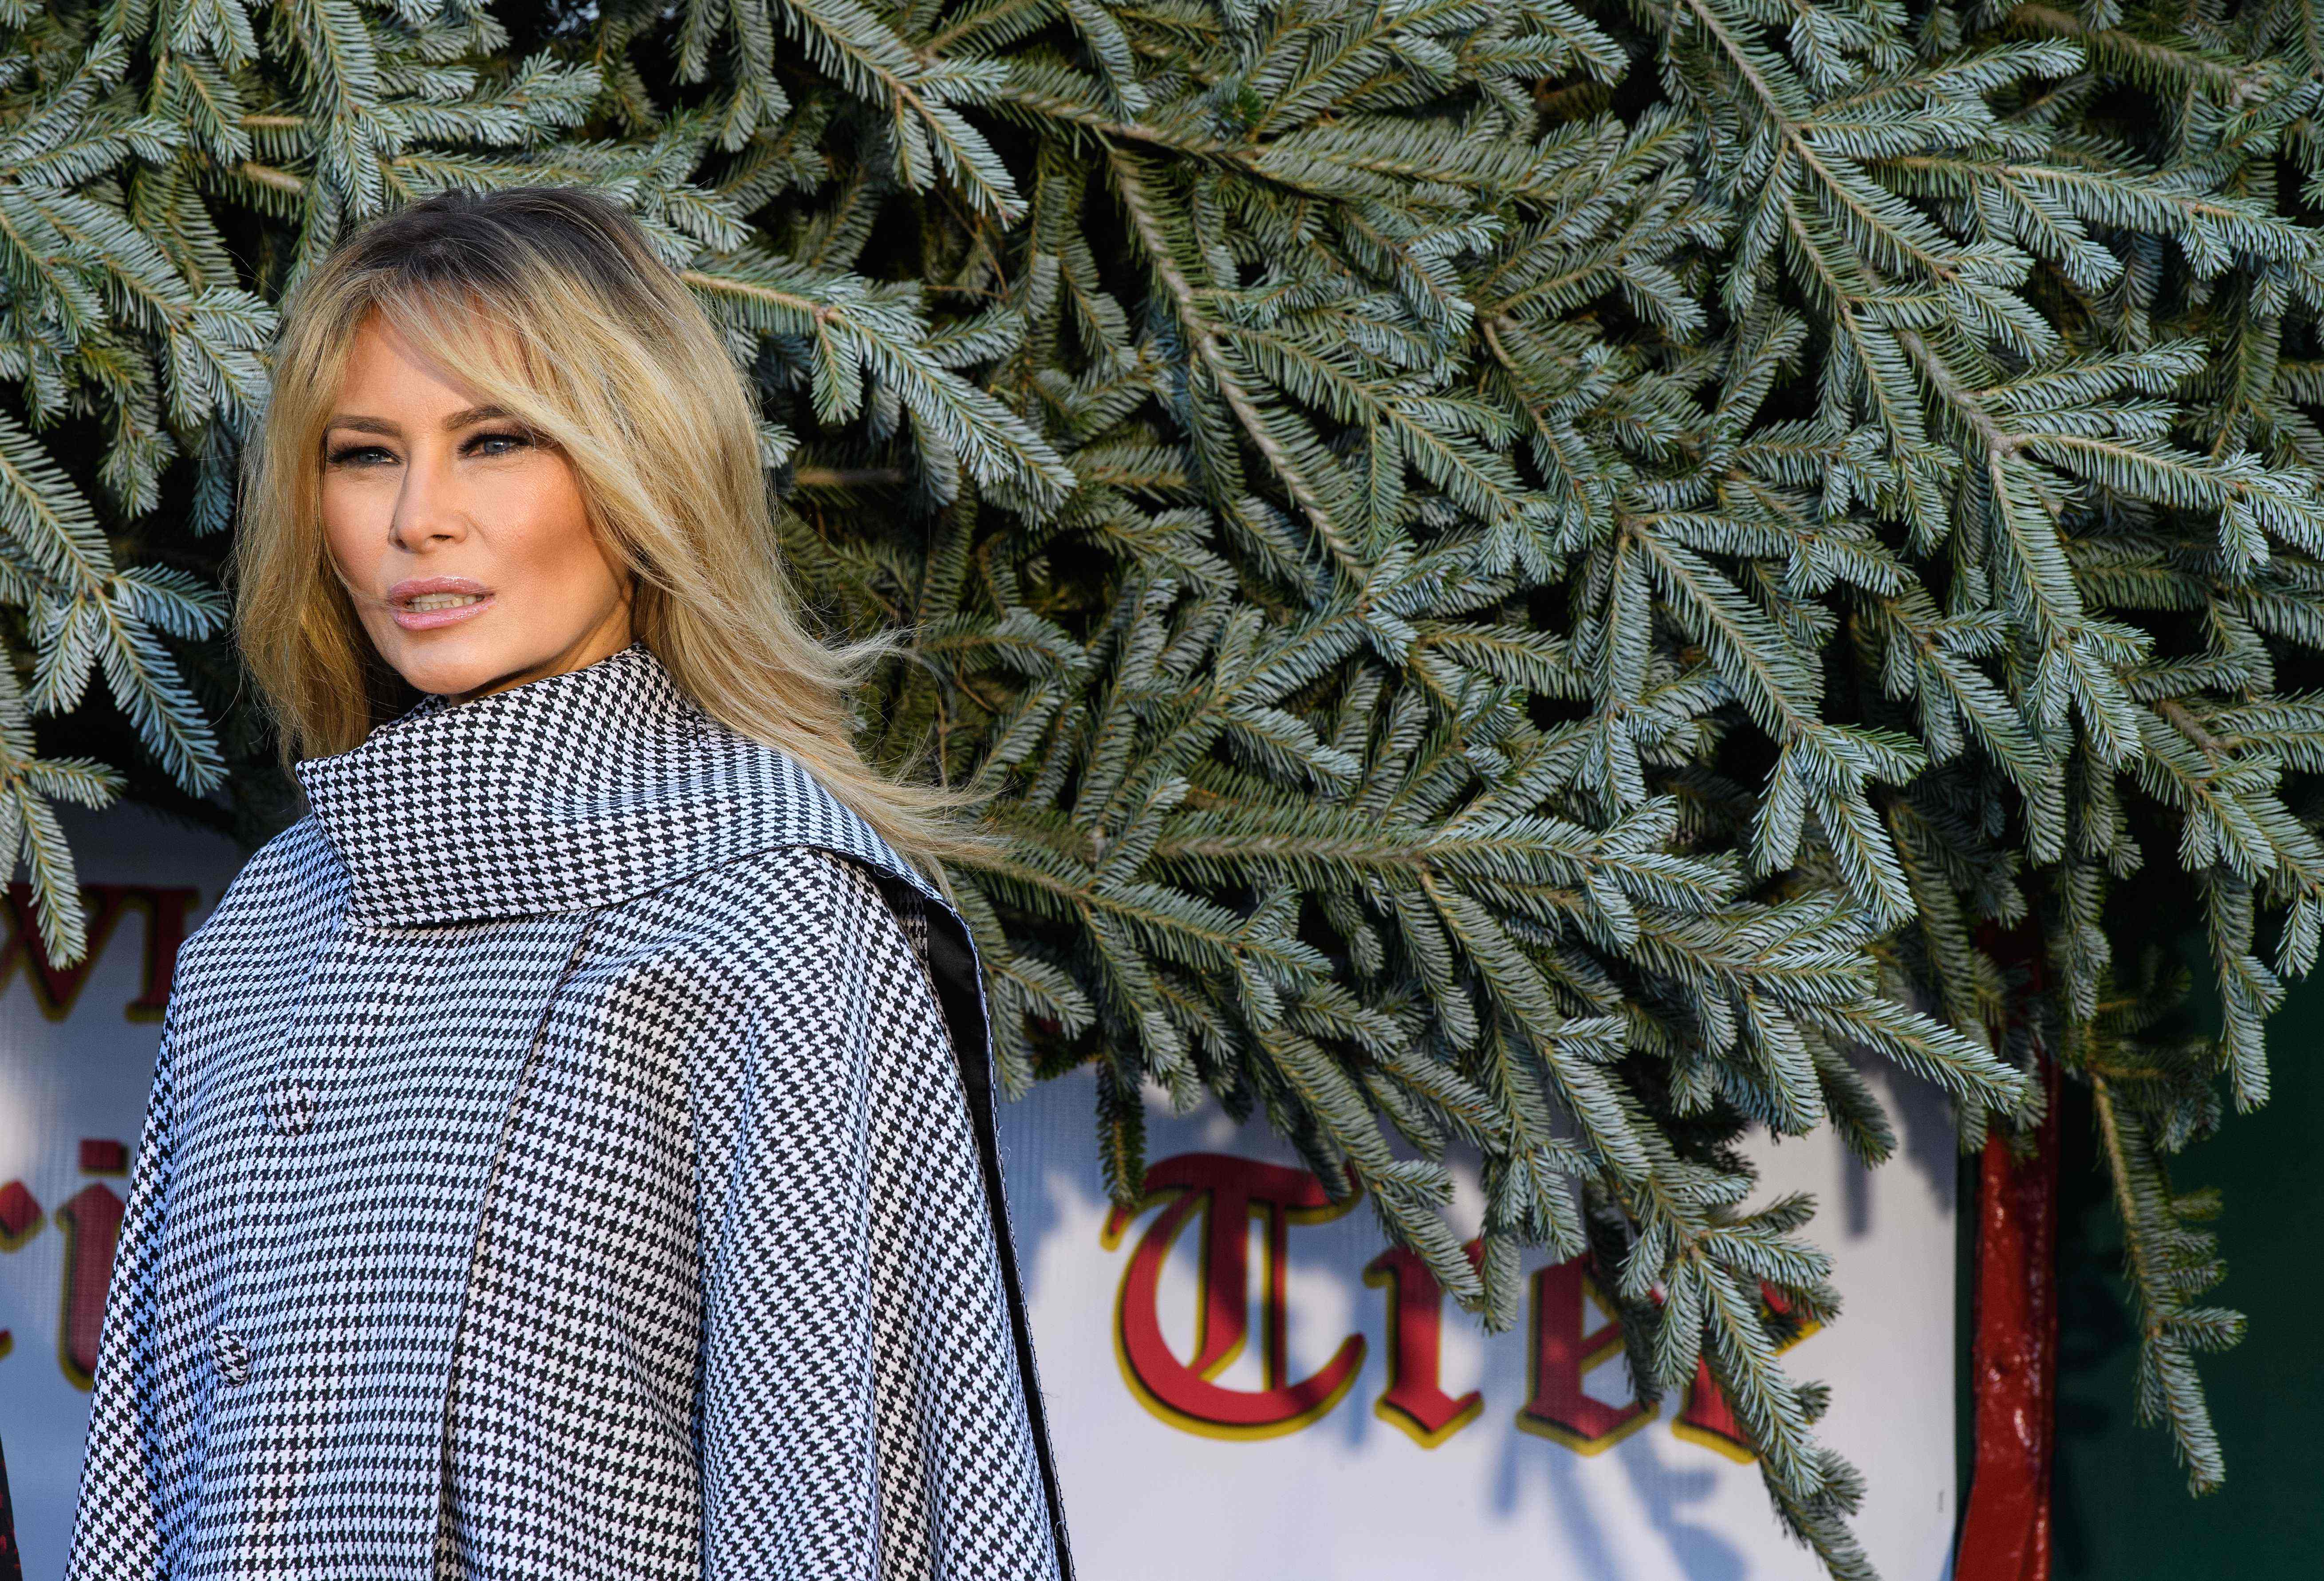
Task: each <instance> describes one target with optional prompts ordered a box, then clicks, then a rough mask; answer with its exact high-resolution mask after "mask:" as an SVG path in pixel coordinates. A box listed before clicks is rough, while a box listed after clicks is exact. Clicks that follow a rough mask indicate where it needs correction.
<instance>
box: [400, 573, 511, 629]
mask: <svg viewBox="0 0 2324 1581" xmlns="http://www.w3.org/2000/svg"><path fill="white" fill-rule="evenodd" d="M387 602H388V607H389V609H391V610H392V612H393V613H394V615H395V624H397V625H399V626H401V627H402V628H403V629H404V630H405V631H407V632H425V631H433V630H435V629H437V628H438V627H439V626H447V625H457V624H459V623H460V622H462V621H464V620H469V619H473V618H474V617H475V616H476V615H482V614H483V613H484V611H485V610H487V609H489V608H491V607H492V606H493V595H492V594H491V593H489V592H487V591H485V590H484V588H482V587H477V586H476V585H475V583H473V582H470V583H467V584H466V585H465V586H462V585H460V584H457V583H453V584H452V585H449V586H446V585H442V584H437V585H432V586H431V585H429V583H420V584H416V585H408V584H399V585H397V586H396V587H391V588H389V589H388V592H387Z"/></svg>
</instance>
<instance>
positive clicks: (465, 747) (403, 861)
mask: <svg viewBox="0 0 2324 1581" xmlns="http://www.w3.org/2000/svg"><path fill="white" fill-rule="evenodd" d="M295 772H296V773H297V774H298V777H299V782H300V785H301V786H303V787H304V788H305V790H306V792H307V800H308V802H309V806H310V807H311V808H312V809H313V811H314V817H315V821H316V823H317V824H318V826H319V827H320V828H321V830H322V833H323V836H324V837H325V838H326V839H327V841H328V842H329V843H330V846H331V849H332V850H333V851H334V852H335V853H337V855H338V858H339V860H340V862H341V863H343V864H345V865H346V871H347V876H348V880H349V893H348V904H349V908H350V910H351V911H352V913H353V914H354V916H355V919H356V920H360V921H364V922H368V923H373V924H376V925H382V926H388V927H419V926H428V925H432V924H440V923H450V922H475V921H484V920H495V919H506V918H512V917H524V916H539V915H544V914H548V913H552V912H560V911H594V910H596V909H597V908H599V907H603V906H610V905H617V904H620V903H621V902H622V901H630V900H634V899H636V898H637V897H638V896H640V895H642V894H646V893H648V892H651V891H654V890H658V889H661V888H663V887H665V886H667V885H669V884H671V883H677V882H678V881H679V880H681V879H684V878H687V877H689V876H691V875H693V874H696V873H700V872H702V871H704V870H705V869H707V868H711V867H715V866H718V865H720V864H724V863H727V862H731V861H734V860H736V859H738V858H740V857H744V856H749V855H755V854H757V853H759V852H761V851H766V850H771V849H774V848H776V847H778V846H818V847H821V848H823V849H825V850H830V851H834V852H836V853H838V854H839V855H844V856H851V857H853V858H855V859H857V860H859V861H862V862H865V863H868V864H871V866H872V867H874V868H876V869H878V870H880V871H881V873H883V874H886V875H887V876H888V877H889V878H890V880H894V881H899V882H902V883H908V884H909V885H910V886H911V887H913V888H914V889H916V890H918V891H919V892H921V893H922V894H923V895H926V896H928V897H929V898H931V899H935V898H936V896H935V894H934V892H933V891H932V890H931V889H930V887H929V885H928V883H927V880H926V879H924V878H923V877H922V876H921V875H920V874H918V873H917V872H915V871H914V870H913V869H912V867H911V866H910V865H909V864H908V863H906V862H905V861H904V860H903V858H902V857H900V856H899V855H897V854H896V852H895V851H894V850H892V849H891V848H890V846H888V844H887V843H886V842H885V841H883V840H882V839H881V837H879V835H878V834H876V833H875V832H874V831H873V830H872V829H871V826H870V825H868V824H867V823H865V822H864V821H863V820H862V818H860V817H858V816H857V815H856V814H854V813H853V812H852V811H850V810H849V809H846V808H845V807H844V806H842V805H841V804H840V802H839V801H838V800H836V799H835V798H834V797H833V796H832V795H831V793H830V792H829V791H828V790H825V789H824V787H823V786H822V785H821V784H820V783H819V782H818V781H816V779H815V778H814V777H813V776H812V775H810V774H809V773H808V772H807V771H806V770H805V769H804V768H802V767H801V766H800V765H799V764H798V763H796V762H794V761H793V760H792V759H791V758H790V757H788V755H786V754H784V753H782V752H781V751H779V749H777V748H775V747H771V746H768V745H765V744H762V743H760V742H757V741H753V740H752V739H750V738H749V737H747V736H744V735H740V734H738V733H736V732H735V731H733V730H732V729H730V728H728V727H727V726H724V725H722V724H720V723H718V722H717V721H716V720H714V719H712V718H711V717H709V716H708V715H706V714H705V713H704V712H703V711H702V709H701V708H700V707H697V706H696V704H695V703H694V701H693V700H692V699H691V698H688V697H687V695H686V694H685V693H684V692H683V691H682V690H680V689H679V688H678V683H677V681H676V680H675V679H673V678H672V676H671V675H670V673H669V670H667V669H665V668H664V667H663V665H662V662H661V661H660V660H659V658H657V657H655V655H654V653H653V652H652V651H651V650H650V649H649V648H647V647H646V646H645V645H644V643H633V644H632V645H631V646H630V647H628V648H625V649H623V650H622V652H618V653H615V654H613V655H612V656H611V657H609V658H605V659H601V660H599V661H597V662H595V663H594V664H590V665H586V666H585V667H583V668H582V669H579V670H567V671H566V672H565V673H563V674H560V675H551V676H545V677H543V678H542V679H540V680H533V681H528V682H526V683H525V684H524V685H522V686H517V687H512V688H510V689H508V690H506V691H502V692H493V693H492V694H490V695H488V696H485V697H481V698H471V699H470V700H468V701H467V702H465V703H452V702H448V701H447V700H446V699H445V698H442V697H440V696H433V695H431V696H429V697H428V698H423V699H422V700H421V701H420V704H419V705H418V706H417V707H413V708H412V709H410V711H409V712H407V713H405V714H404V715H403V716H402V717H400V718H397V719H394V720H392V721H390V722H389V723H387V724H384V725H382V726H378V727H377V728H375V729H374V730H373V731H372V733H371V735H369V737H367V738H366V739H365V740H364V743H363V744H362V745H360V746H357V747H355V748H354V749H353V750H352V751H349V752H343V753H338V754H334V755H332V756H329V757H316V758H307V759H304V760H302V761H301V762H300V763H298V764H297V765H296V767H295Z"/></svg>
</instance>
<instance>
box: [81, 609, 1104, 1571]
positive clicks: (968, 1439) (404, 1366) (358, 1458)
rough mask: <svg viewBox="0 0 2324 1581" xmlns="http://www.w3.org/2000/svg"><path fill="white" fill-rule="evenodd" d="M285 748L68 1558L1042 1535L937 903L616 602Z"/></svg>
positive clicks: (972, 1053) (971, 1054)
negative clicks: (294, 794)
mask: <svg viewBox="0 0 2324 1581" xmlns="http://www.w3.org/2000/svg"><path fill="white" fill-rule="evenodd" d="M299 773H300V780H301V781H302V782H303V783H304V784H305V786H306V788H307V791H308V795H309V800H310V803H311V804H312V806H313V809H314V813H313V816H312V817H311V818H307V819H305V820H302V821H301V822H300V823H299V824H298V825H296V826H294V827H292V828H291V829H290V830H288V831H286V832H285V833H284V834H283V835H282V836H281V837H279V838H278V839H276V840H275V841H273V842H272V843H271V844H270V845H268V846H267V847H266V848H265V849H264V850H263V851H261V852H260V853H259V854H258V855H257V856H255V857H254V858H253V860H252V861H251V863H250V864H249V865H248V866H247V867H246V868H245V869H244V871H243V873H242V874H240V876H238V877H237V878H236V879H235V883H234V884H233V886H232V887H231V888H230V889H229V891H228V892H227V893H226V897H225V898H224V899H223V900H222V901H220V902H219V905H218V907H217V910H216V911H214V912H213V913H212V915H211V916H210V918H209V919H208V920H207V921H206V922H205V923H204V924H203V926H202V927H201V928H199V929H197V930H196V932H195V933H194V935H193V937H192V938H189V939H188V941H187V942H186V944H185V946H184V948H183V950H182V951H181V953H180V957H179V962H178V970H177V979H176V987H175V990H174V992H173V994H172V995H171V1002H170V1007H169V1012H168V1014H167V1016H166V1017H165V1019H164V1023H163V1028H162V1048H161V1061H160V1066H159V1068H158V1070H157V1073H156V1076H155V1080H154V1086H153V1094H152V1102H151V1105H150V1108H149V1111H148V1116H147V1121H146V1126H145V1133H144V1141H143V1144H142V1146H141V1148H140V1151H139V1154H138V1158H137V1162H136V1168H135V1170H134V1179H133V1180H132V1183H131V1189H130V1198H129V1205H128V1209H127V1215H126V1217H125V1218H124V1224H123V1230H122V1239H121V1245H120V1252H119V1254H118V1260H117V1262H116V1263H115V1272H114V1283H113V1289H112V1292H111V1295H110V1298H109V1301H108V1305H107V1308H106V1325H105V1334H104V1339H103V1345H102V1349H101V1354H100V1359H99V1363H98V1367H97V1392H96V1399H95V1401H94V1406H93V1410H92V1415H91V1420H90V1427H89V1438H88V1456H87V1460H86V1463H85V1466H84V1470H83V1474H82V1484H81V1501H80V1512H79V1521H78V1528H77V1530H76V1532H75V1535H74V1542H73V1554H72V1561H71V1566H70V1569H69V1576H71V1577H73V1578H74V1581H130V1578H132V1577H134V1578H137V1581H151V1578H153V1577H164V1576H166V1577H171V1578H180V1577H183V1578H195V1577H201V1578H208V1577H226V1576H233V1577H236V1578H241V1577H261V1576H282V1577H300V1578H301V1581H306V1578H318V1581H319V1578H323V1577H331V1578H341V1581H384V1578H401V1581H437V1578H449V1577H458V1578H461V1581H533V1578H542V1581H546V1578H549V1577H556V1578H558V1581H564V1578H567V1577H581V1576H608V1577H639V1578H641V1581H644V1578H651V1581H661V1578H664V1577H669V1578H677V1577H686V1578H689V1581H691V1578H695V1577H704V1578H709V1581H858V1578H860V1581H902V1578H907V1577H909V1578H915V1581H917V1578H921V1577H926V1578H928V1581H937V1578H945V1581H955V1578H956V1581H988V1578H989V1581H1053V1578H1062V1577H1065V1576H1067V1575H1068V1574H1069V1568H1068V1561H1067V1558H1066V1555H1065V1530H1064V1523H1063V1519H1062V1516H1061V1514H1060V1512H1059V1510H1058V1506H1057V1502H1056V1479H1055V1475H1054V1471H1053V1468H1052V1467H1051V1465H1050V1464H1049V1456H1048V1447H1047V1438H1046V1434H1045V1433H1044V1431H1043V1429H1042V1425H1041V1411H1040V1405H1041V1401H1040V1393H1039V1389H1038V1386H1037V1382H1036V1381H1035V1378H1034V1375H1033V1370H1032V1354H1031V1348H1030V1342H1029V1337H1028V1333H1027V1329H1026V1327H1025V1318H1024V1310H1023V1303H1022V1300H1021V1298H1020V1296H1019V1290H1018V1285H1017V1278H1016V1271H1015V1267H1014V1262H1013V1254H1012V1253H1011V1250H1010V1243H1009V1235H1008V1217H1007V1210H1006V1206H1005V1203H1004V1202H1003V1200H1002V1197H1001V1187H1000V1170H999V1161H998V1153H997V1146H996V1142H995V1140H994V1135H993V1127H992V1122H991V1080H990V1074H989V1068H988V1065H987V1060H988V1058H989V1057H988V1053H987V1049H986V1045H985V1041H984V1032H985V1029H984V1023H983V1019H982V1017H983V1002H982V993H981V989H980V986H979V982H978V979H977V976H976V973H975V959H974V954H973V948H971V946H970V944H969V941H968V938H967V933H966V930H965V929H964V928H963V927H962V925H961V923H960V920H959V918H958V916H957V914H956V913H954V911H952V910H951V908H950V907H949V906H947V905H945V902H944V901H943V900H942V899H941V897H940V896H938V895H937V894H936V892H933V891H932V890H931V889H930V888H929V887H928V885H927V883H925V882H924V881H923V880H922V879H921V878H920V877H919V876H918V874H915V873H913V872H912V870H911V869H910V868H909V867H908V865H907V864H904V863H903V862H902V861H901V860H900V859H899V858H898V857H897V856H896V855H894V853H893V852H891V851H890V850H889V849H888V847H887V846H885V845H884V844H883V843H882V842H881V840H880V839H879V837H877V835H876V834H874V833H873V832H872V831H871V829H870V828H869V827H867V826H866V825H864V824H863V823H862V821H861V820H860V819H858V818H855V817H854V815H853V814H852V813H850V812H848V811H847V810H846V809H844V808H843V807H842V806H840V804H839V803H838V802H836V801H835V800H833V799H832V798H831V797H830V796H829V795H828V794H827V793H826V792H825V791H824V790H823V789H822V788H821V787H820V786H819V785H818V784H816V782H815V781H813V780H812V779H811V778H809V777H808V776H807V774H806V773H804V772H802V771H801V770H800V769H799V768H798V766H797V765H795V764H793V763H791V762H790V761H789V760H788V759H787V758H785V757H784V756H783V755H782V754H779V753H778V752H776V751H774V750H773V749H771V748H768V747H765V746H763V745H761V744H756V743H752V742H750V741H748V740H746V739H744V738H742V737H741V736H739V735H735V734H734V733H733V732H732V731H729V730H727V729H725V728H724V726H719V725H717V724H716V723H715V722H714V721H712V720H710V719H708V718H707V717H705V716H704V715H703V714H702V713H701V711H700V710H699V709H698V708H696V707H694V705H693V704H692V703H691V702H690V701H688V700H687V698H685V696H684V695H683V694H682V693H681V692H680V691H679V690H678V688H677V686H676V684H675V683H674V682H673V680H671V678H670V676H669V672H668V671H667V670H665V669H663V667H662V665H661V664H660V662H659V660H657V659H655V658H654V656H653V655H652V653H651V652H649V651H648V650H647V649H645V648H644V647H643V646H642V645H640V646H635V647H632V648H630V649H628V650H627V651H625V652H622V653H619V654H616V655H614V656H613V657H612V658H610V659H606V660H604V661H601V662H599V663H596V664H593V665H590V666H588V667H586V668H585V669H582V670H575V671H572V672H570V673H568V674H566V675H561V676H552V677H549V678H548V679H546V680H539V681H534V682H532V683H530V684H529V685H526V686H521V687H517V688H514V689H511V690H509V691H506V692H501V693H496V694H494V695H493V696H491V697H486V698H477V699H475V700H474V701H471V702H468V703H463V704H459V705H448V704H445V703H444V702H443V701H442V699H440V698H430V699H429V700H428V701H426V702H424V703H423V704H422V705H421V706H420V707H418V708H415V709H414V710H412V711H411V712H410V713H409V714H407V715H405V716H404V717H402V718H401V719H398V720H396V721H394V722H393V723H392V724H389V725H386V726H382V727H380V728H379V729H378V730H376V731H374V733H373V734H372V736H371V738H370V739H369V740H367V741H366V742H365V743H364V744H363V745H361V746H359V747H357V748H355V750H354V751H352V752H348V753H345V754H339V755H337V756H335V757H329V758H320V759H310V760H309V761H307V762H305V763H301V764H300V765H299ZM932 990H933V992H932Z"/></svg>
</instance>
